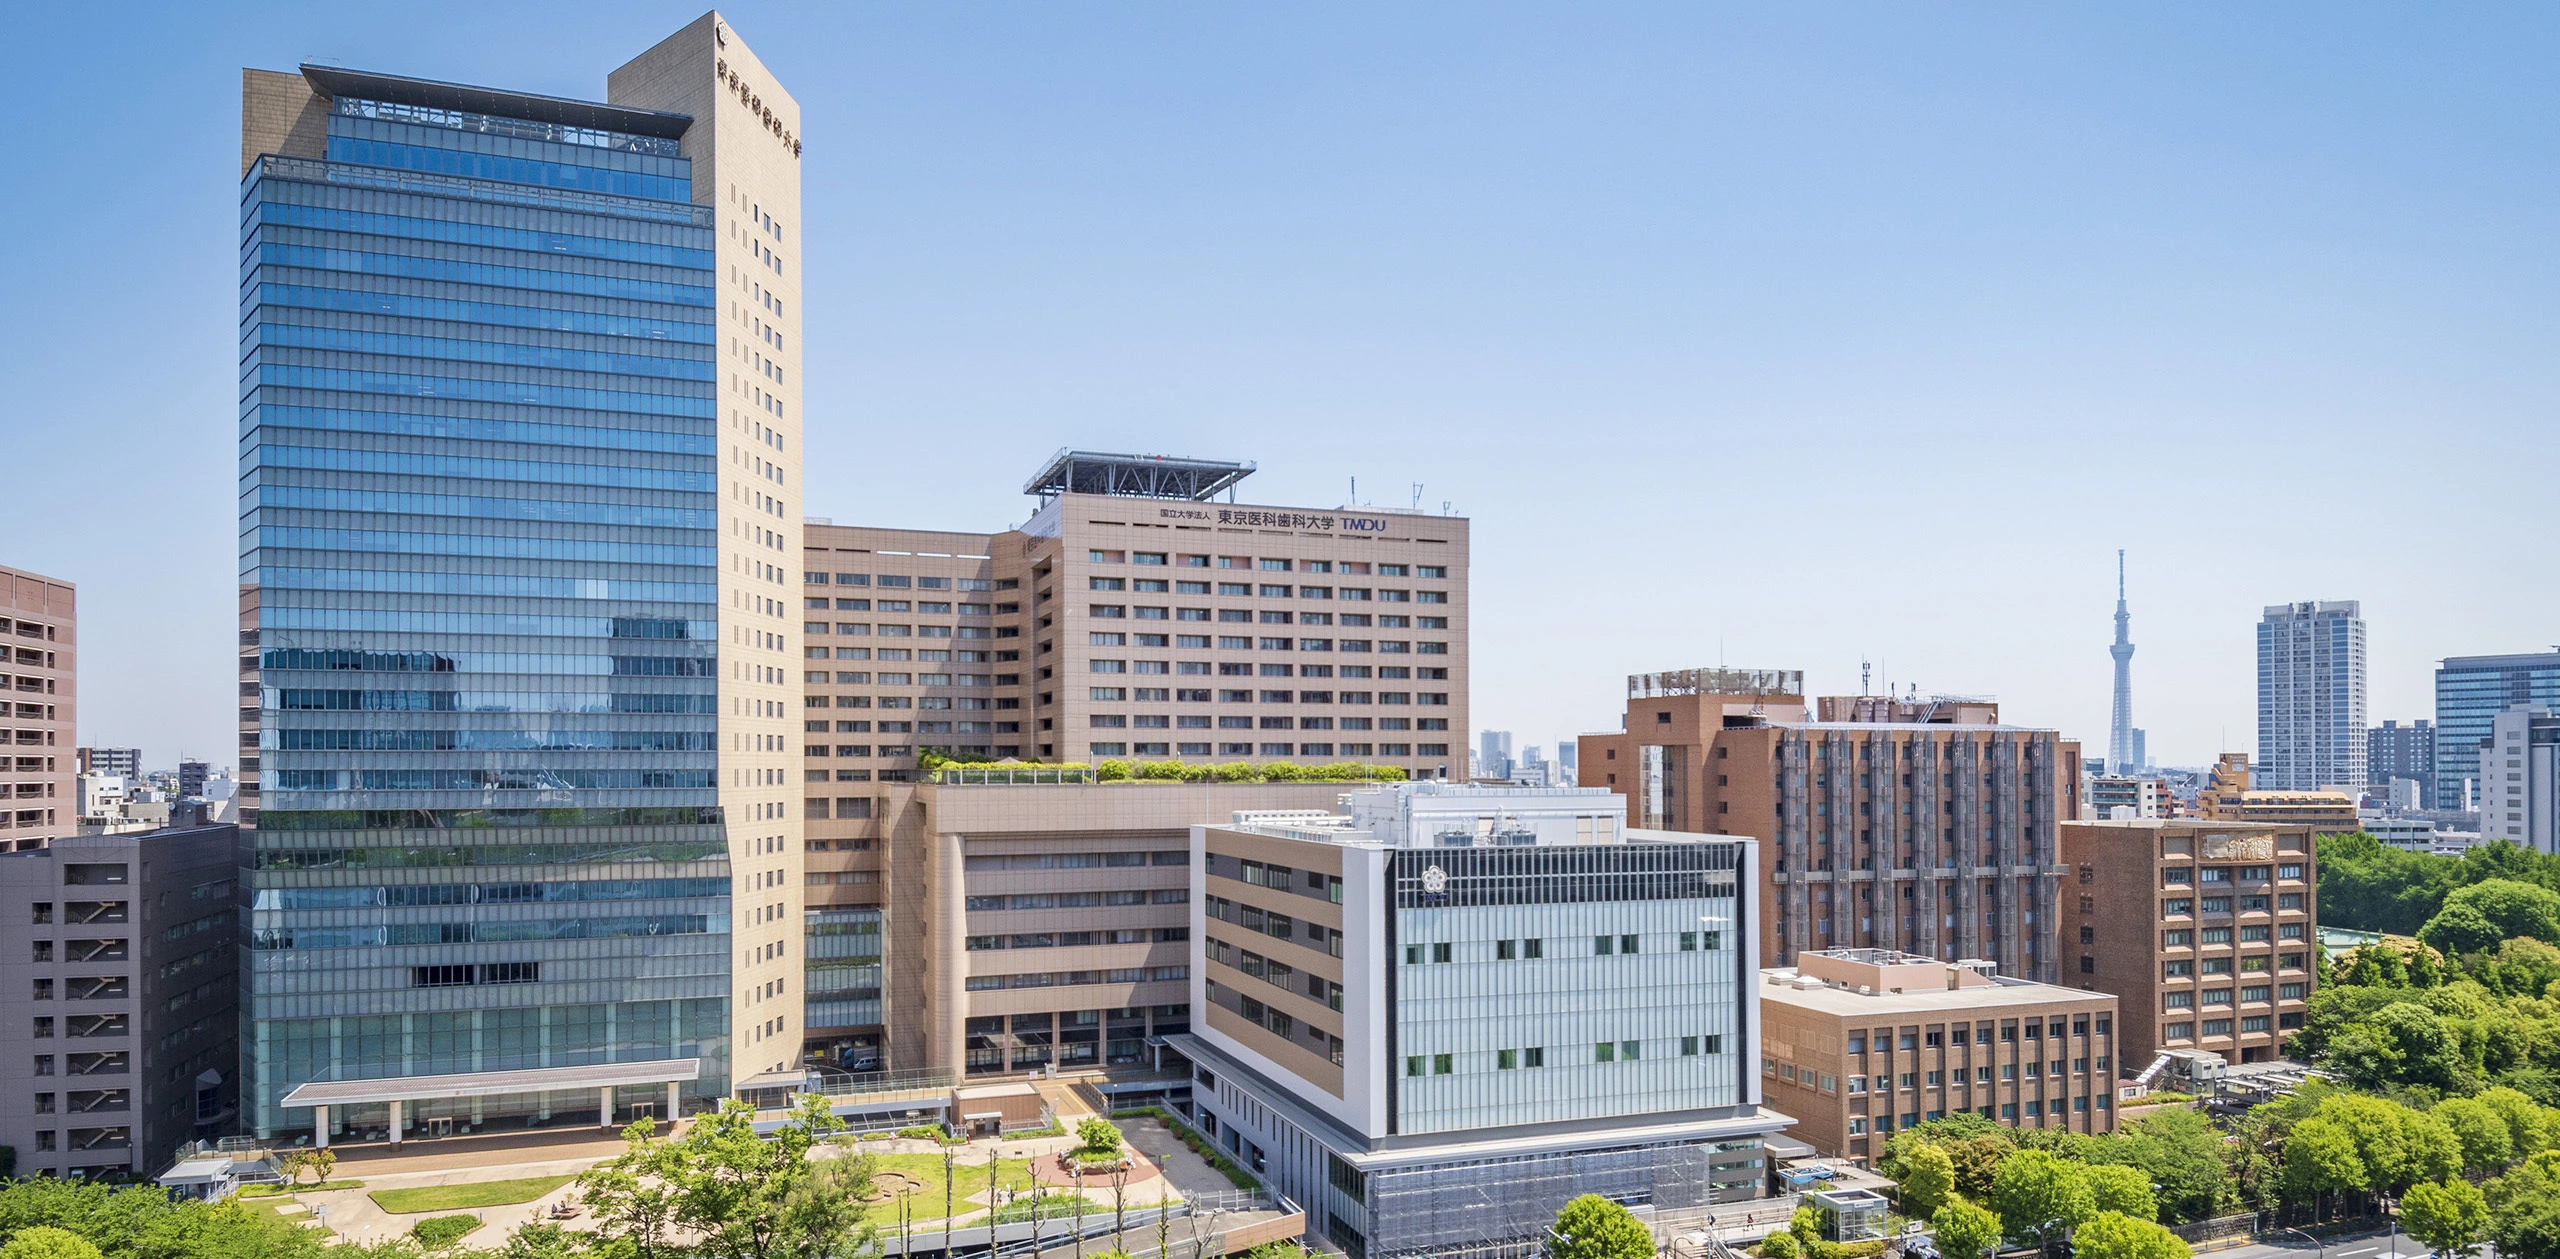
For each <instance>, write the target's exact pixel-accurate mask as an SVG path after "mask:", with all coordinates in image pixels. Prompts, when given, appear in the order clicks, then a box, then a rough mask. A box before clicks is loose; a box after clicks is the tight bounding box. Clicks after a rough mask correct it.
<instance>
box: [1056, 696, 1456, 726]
mask: <svg viewBox="0 0 2560 1259" xmlns="http://www.w3.org/2000/svg"><path fill="white" fill-rule="evenodd" d="M1137 689H1138V690H1139V691H1140V692H1142V693H1141V694H1140V695H1139V696H1137V698H1136V701H1135V702H1139V703H1149V702H1153V703H1167V702H1178V703H1185V704H1205V703H1209V702H1210V699H1209V693H1208V691H1206V690H1200V689H1189V690H1184V691H1182V692H1180V693H1179V694H1176V695H1173V696H1166V695H1164V694H1162V693H1161V691H1159V693H1157V694H1155V695H1147V694H1143V692H1146V691H1148V690H1150V689H1155V688H1149V687H1143V686H1142V687H1139V688H1137ZM1085 698H1086V699H1087V700H1090V701H1092V702H1093V703H1097V704H1125V703H1130V702H1132V700H1131V696H1130V694H1129V688H1127V687H1120V686H1097V687H1092V688H1090V689H1089V690H1088V692H1087V693H1086V695H1085ZM1257 700H1258V701H1259V702H1261V703H1265V704H1333V703H1342V704H1370V703H1376V704H1388V705H1394V704H1420V705H1423V706H1426V707H1432V708H1438V707H1442V706H1444V705H1446V704H1447V703H1448V702H1449V693H1448V692H1446V691H1419V692H1416V691H1376V692H1371V691H1296V692H1291V691H1259V692H1256V691H1248V690H1238V689H1228V690H1222V691H1219V692H1218V698H1217V701H1216V702H1218V703H1221V704H1250V703H1254V702H1256V701H1257ZM1423 720H1425V721H1439V722H1443V723H1446V722H1447V720H1448V719H1447V718H1445V717H1426V718H1423ZM1351 728H1353V729H1358V728H1359V727H1351ZM1422 728H1423V729H1425V730H1445V729H1447V728H1448V727H1447V725H1446V724H1443V725H1438V726H1424V727H1422Z"/></svg>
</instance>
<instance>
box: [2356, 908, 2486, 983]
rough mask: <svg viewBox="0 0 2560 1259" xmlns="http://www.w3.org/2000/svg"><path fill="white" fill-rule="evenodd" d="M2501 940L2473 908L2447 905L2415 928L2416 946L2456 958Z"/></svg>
mask: <svg viewBox="0 0 2560 1259" xmlns="http://www.w3.org/2000/svg"><path fill="white" fill-rule="evenodd" d="M2505 939H2506V937H2505V936H2503V935H2500V934H2499V933H2498V924H2496V923H2494V922H2491V921H2489V916H2488V915H2487V914H2484V913H2481V912H2480V909H2479V907H2478V906H2476V905H2460V904H2456V905H2447V906H2445V907H2444V908H2443V909H2442V910H2439V911H2437V913H2436V916H2435V917H2433V918H2430V919H2428V920H2427V925H2425V926H2423V927H2420V928H2418V943H2420V944H2423V945H2426V946H2428V947H2430V948H2434V949H2439V950H2442V951H2444V952H2446V953H2451V954H2453V955H2455V956H2457V957H2458V956H2461V955H2463V954H2466V953H2480V952H2485V951H2487V950H2489V949H2494V948H2496V947H2498V945H2499V944H2500V943H2501V942H2503V941H2504V940H2505ZM2352 973H2353V972H2350V974H2352Z"/></svg>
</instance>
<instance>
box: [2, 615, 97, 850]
mask: <svg viewBox="0 0 2560 1259" xmlns="http://www.w3.org/2000/svg"><path fill="white" fill-rule="evenodd" d="M79 624H80V622H79V607H78V592H77V591H75V590H74V589H73V588H72V585H71V583H70V582H67V581H56V580H54V579H53V578H51V577H44V576H39V575H37V574H35V573H29V572H22V571H20V570H18V569H14V568H0V652H4V653H5V658H0V691H5V693H0V700H5V703H0V738H5V740H6V743H7V757H8V760H7V763H6V765H0V770H5V773H0V792H5V793H6V798H7V802H6V803H5V804H0V848H11V847H17V848H24V847H31V846H41V844H42V842H43V841H44V840H45V839H47V838H49V837H52V836H56V835H69V834H72V833H73V832H74V831H76V830H78V829H79V818H80V800H79V791H78V781H79V764H78V756H77V749H76V748H75V746H74V745H75V744H76V743H77V741H78V735H79V711H80V708H79V698H78V693H77V684H78V681H79V672H78V669H77V667H76V666H77V663H78V656H79V638H80V636H79V633H78V630H79Z"/></svg>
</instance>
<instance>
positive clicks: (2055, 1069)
mask: <svg viewBox="0 0 2560 1259" xmlns="http://www.w3.org/2000/svg"><path fill="white" fill-rule="evenodd" d="M2090 1061H2091V1060H2090V1059H2087V1058H2073V1059H2070V1060H2069V1061H2068V1063H2067V1064H2066V1063H2065V1061H2064V1060H2063V1059H2061V1058H2055V1059H2053V1060H2052V1061H2050V1062H2047V1061H2044V1060H2042V1059H2038V1060H2037V1061H2034V1062H2026V1063H2018V1062H2004V1063H2002V1064H2000V1075H1999V1079H2000V1081H2001V1082H2002V1083H2011V1082H2015V1081H2017V1080H2018V1079H2020V1078H2025V1079H2029V1080H2041V1079H2044V1078H2046V1077H2047V1076H2048V1075H2050V1076H2052V1077H2055V1078H2060V1077H2062V1076H2064V1075H2065V1074H2069V1075H2087V1074H2089V1073H2090V1066H2089V1064H2090ZM2096 1062H2097V1074H2098V1075H2100V1076H2101V1077H2104V1076H2106V1075H2107V1055H2105V1054H2100V1055H2098V1056H2097V1059H2096ZM1763 1069H1764V1070H1765V1069H1766V1068H1765V1067H1764V1068H1763ZM1781 1074H1783V1072H1782V1073H1781ZM1804 1075H1805V1079H1804V1081H1803V1082H1804V1084H1805V1085H1806V1087H1808V1088H1815V1087H1818V1088H1819V1091H1821V1092H1825V1093H1828V1092H1830V1091H1831V1077H1830V1076H1827V1075H1826V1076H1823V1077H1822V1079H1821V1081H1820V1083H1819V1085H1818V1086H1817V1085H1816V1083H1815V1081H1814V1080H1813V1078H1812V1077H1813V1072H1811V1071H1807V1072H1805V1073H1804ZM1949 1077H1950V1073H1949V1072H1947V1071H1904V1072H1902V1073H1900V1074H1899V1075H1879V1076H1875V1077H1873V1078H1872V1082H1871V1081H1870V1078H1869V1077H1867V1076H1863V1075H1853V1076H1850V1077H1849V1092H1850V1093H1851V1094H1853V1095H1854V1094H1859V1093H1864V1092H1866V1091H1867V1090H1868V1089H1869V1087H1870V1086H1871V1084H1872V1087H1873V1088H1874V1090H1875V1091H1876V1092H1878V1093H1887V1092H1891V1091H1893V1089H1895V1088H1896V1087H1897V1086H1898V1087H1900V1088H1903V1089H1916V1088H1943V1087H1945V1086H1946V1085H1948V1084H1950V1083H1952V1084H1953V1085H1954V1086H1955V1087H1957V1088H1963V1087H1965V1086H1966V1085H1967V1084H1989V1083H1992V1074H1991V1068H1990V1067H1989V1066H1988V1065H1984V1066H1977V1067H1974V1068H1973V1071H1972V1074H1971V1075H1970V1076H1967V1075H1966V1073H1965V1068H1963V1067H1957V1068H1955V1069H1954V1071H1953V1072H1952V1077H1953V1078H1952V1079H1950V1078H1949Z"/></svg>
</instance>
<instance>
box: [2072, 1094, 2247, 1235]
mask: <svg viewBox="0 0 2560 1259" xmlns="http://www.w3.org/2000/svg"><path fill="white" fill-rule="evenodd" d="M2074 1140H2075V1141H2076V1142H2077V1143H2078V1144H2077V1145H2076V1146H2075V1149H2076V1151H2077V1154H2078V1157H2079V1159H2080V1161H2082V1162H2084V1163H2089V1164H2093V1165H2096V1164H2110V1163H2120V1164H2123V1165H2125V1166H2127V1167H2133V1168H2137V1169H2139V1170H2140V1171H2141V1172H2142V1173H2143V1175H2145V1176H2147V1177H2149V1178H2150V1183H2151V1184H2153V1185H2157V1186H2159V1187H2158V1188H2157V1189H2156V1190H2154V1191H2153V1193H2154V1195H2155V1196H2156V1197H2157V1198H2158V1204H2157V1207H2156V1209H2155V1210H2154V1211H2153V1212H2152V1213H2151V1214H2149V1215H2146V1216H2142V1217H2141V1218H2145V1219H2152V1220H2166V1221H2169V1222H2173V1223H2183V1222H2186V1221H2189V1220H2204V1219H2211V1218H2213V1217H2214V1216H2217V1215H2220V1214H2223V1213H2224V1212H2226V1211H2229V1210H2232V1209H2234V1208H2236V1207H2238V1206H2239V1205H2240V1199H2239V1191H2238V1182H2237V1179H2236V1176H2235V1168H2234V1167H2233V1166H2232V1165H2231V1162H2230V1159H2231V1156H2232V1153H2233V1151H2232V1148H2231V1144H2230V1142H2228V1141H2227V1140H2225V1138H2224V1134H2223V1133H2221V1132H2219V1131H2216V1130H2215V1128H2214V1126H2213V1123H2212V1121H2211V1120H2210V1119H2208V1118H2206V1117H2205V1115H2204V1113H2203V1112H2201V1111H2195V1110H2188V1109H2186V1108H2184V1107H2172V1108H2170V1109H2166V1110H2161V1111H2156V1112H2154V1113H2152V1114H2150V1115H2147V1116H2145V1117H2143V1118H2141V1119H2137V1120H2134V1121H2133V1122H2131V1123H2128V1124H2126V1125H2125V1126H2124V1127H2123V1128H2122V1129H2120V1130H2118V1131H2117V1132H2115V1133H2113V1134H2112V1135H2108V1136H2101V1137H2077V1138H2074ZM2104 1206H2105V1204H2103V1203H2101V1204H2100V1207H2101V1209H2104ZM2127 1214H2135V1213H2134V1212H2130V1211H2128V1212H2127Z"/></svg>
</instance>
